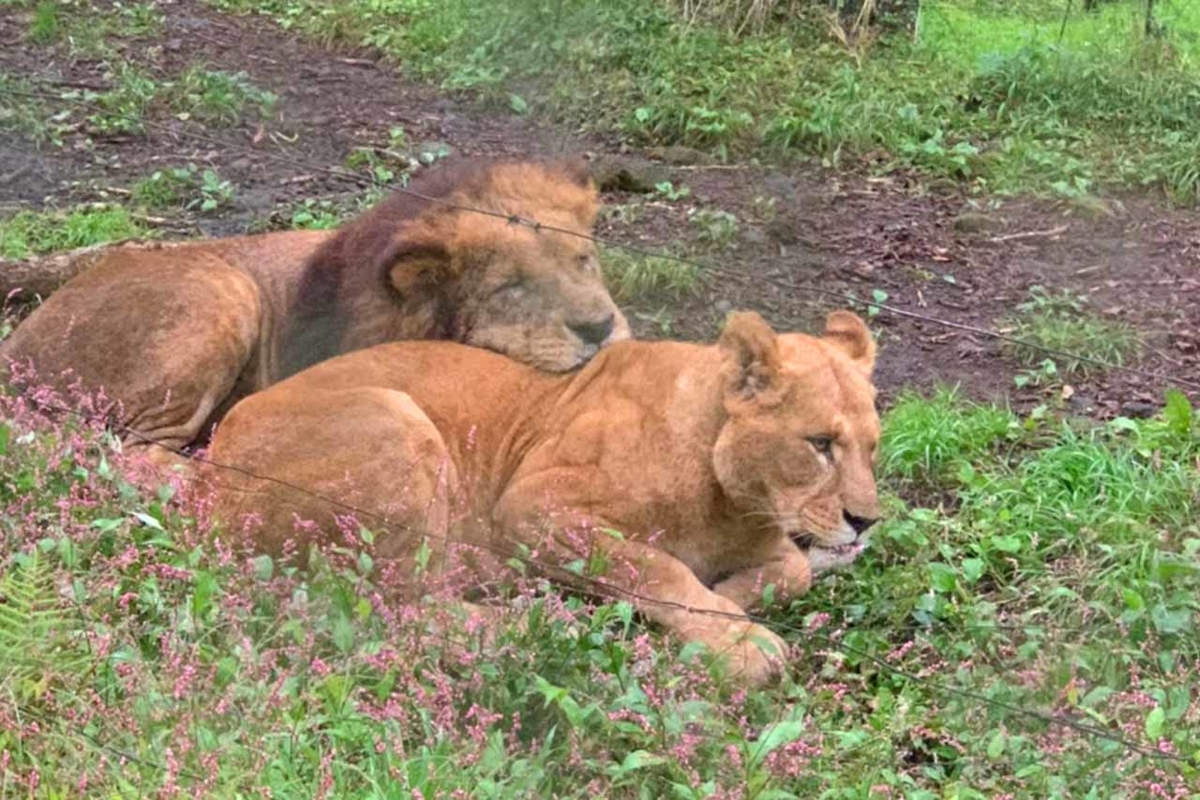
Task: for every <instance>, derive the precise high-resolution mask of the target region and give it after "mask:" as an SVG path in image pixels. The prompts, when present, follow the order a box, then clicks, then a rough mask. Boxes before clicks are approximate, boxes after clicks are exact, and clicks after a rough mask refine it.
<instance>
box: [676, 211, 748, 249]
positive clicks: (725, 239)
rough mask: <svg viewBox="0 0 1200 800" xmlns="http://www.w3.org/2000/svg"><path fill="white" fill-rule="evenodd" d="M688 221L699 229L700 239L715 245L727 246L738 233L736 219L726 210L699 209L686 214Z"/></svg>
mask: <svg viewBox="0 0 1200 800" xmlns="http://www.w3.org/2000/svg"><path fill="white" fill-rule="evenodd" d="M688 221H689V222H691V223H692V224H693V225H695V226H696V227H697V228H699V229H700V231H699V237H700V241H702V242H707V243H709V244H710V245H713V246H715V247H728V246H729V245H731V244H733V242H734V240H735V239H737V235H738V219H737V217H735V216H734V215H733V214H730V213H729V212H728V211H721V210H711V209H699V210H696V211H693V212H692V213H691V214H689V215H688Z"/></svg>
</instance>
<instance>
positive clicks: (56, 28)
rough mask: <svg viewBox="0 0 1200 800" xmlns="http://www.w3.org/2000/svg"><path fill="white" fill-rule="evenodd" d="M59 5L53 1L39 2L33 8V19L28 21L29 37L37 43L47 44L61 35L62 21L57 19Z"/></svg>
mask: <svg viewBox="0 0 1200 800" xmlns="http://www.w3.org/2000/svg"><path fill="white" fill-rule="evenodd" d="M58 13H59V5H58V3H54V2H41V3H38V4H37V6H36V7H35V8H34V10H33V19H32V20H31V21H30V23H29V39H30V41H32V42H36V43H37V44H49V43H50V42H54V41H58V39H59V38H61V37H62V28H63V26H62V21H61V20H60V19H59V16H58Z"/></svg>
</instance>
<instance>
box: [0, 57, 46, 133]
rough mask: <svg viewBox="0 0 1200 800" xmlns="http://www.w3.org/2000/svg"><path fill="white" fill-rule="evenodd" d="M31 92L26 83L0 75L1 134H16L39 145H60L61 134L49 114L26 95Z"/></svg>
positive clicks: (37, 100) (39, 102) (35, 100)
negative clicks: (48, 143)
mask: <svg viewBox="0 0 1200 800" xmlns="http://www.w3.org/2000/svg"><path fill="white" fill-rule="evenodd" d="M32 88H33V87H31V86H30V85H29V83H28V82H26V81H23V80H19V79H17V78H13V77H11V76H8V75H3V74H0V131H18V132H20V133H23V134H25V135H27V136H29V137H30V138H31V139H33V140H34V141H35V142H38V143H41V142H46V141H49V142H52V143H54V144H59V135H60V133H61V131H60V130H58V129H57V126H56V125H55V124H54V123H55V118H52V116H51V114H52V112H51V110H50V109H49V108H48V107H47V105H46V103H45V102H43V101H42V100H40V99H37V98H33V97H29V96H28V95H27V94H26V93H28V92H29V91H30V90H31V89H32ZM59 121H61V119H60V120H59Z"/></svg>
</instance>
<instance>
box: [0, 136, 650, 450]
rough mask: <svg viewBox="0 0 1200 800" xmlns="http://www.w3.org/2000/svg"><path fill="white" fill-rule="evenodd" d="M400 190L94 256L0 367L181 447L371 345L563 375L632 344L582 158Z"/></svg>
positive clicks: (25, 327) (5, 346)
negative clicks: (285, 382)
mask: <svg viewBox="0 0 1200 800" xmlns="http://www.w3.org/2000/svg"><path fill="white" fill-rule="evenodd" d="M410 189H411V192H412V193H413V194H406V193H400V192H398V193H395V194H393V195H392V196H391V197H389V198H387V199H385V200H383V201H382V202H380V203H378V204H377V205H376V206H375V207H374V208H372V209H371V210H369V211H367V212H365V213H364V214H362V215H360V216H359V217H358V218H357V219H355V220H353V221H351V222H349V223H347V224H345V225H343V226H342V227H340V228H338V229H336V230H334V231H288V232H276V233H267V234H259V235H255V236H243V237H235V238H231V239H219V240H211V241H202V242H195V243H186V244H178V245H173V246H168V247H137V246H135V247H114V248H112V249H110V250H108V251H105V252H103V253H101V254H96V253H94V252H92V253H89V254H88V255H87V260H88V262H89V264H90V266H88V267H87V269H86V270H84V271H83V272H81V273H80V274H78V275H76V276H75V277H73V278H72V279H70V280H69V281H67V283H66V284H65V285H63V286H62V287H61V288H59V289H58V290H57V291H56V292H54V293H53V294H52V295H51V296H50V297H49V299H48V300H47V301H46V302H45V303H44V304H43V305H42V306H40V307H39V308H37V309H36V310H35V311H34V312H33V313H32V314H31V315H30V316H29V317H28V318H27V319H26V320H25V321H23V322H22V323H21V324H20V325H18V326H17V329H16V331H15V332H14V333H13V335H12V336H11V337H10V338H9V339H7V340H6V341H4V342H3V343H0V368H4V367H6V366H7V367H12V370H11V372H10V378H11V380H12V382H13V383H14V384H17V383H19V384H21V385H22V386H23V385H26V384H28V383H34V382H36V383H39V384H41V383H45V384H49V385H51V386H56V387H59V388H63V387H66V386H68V385H74V386H78V387H81V388H83V389H86V390H88V391H91V392H96V391H103V392H104V393H105V394H106V395H107V397H108V398H109V399H110V400H112V401H114V406H115V407H116V408H119V409H120V411H119V412H117V418H116V420H115V421H116V422H117V423H118V424H119V425H122V426H126V427H127V428H129V429H132V430H133V431H135V432H136V435H131V436H127V437H126V440H127V442H128V443H129V444H130V445H131V446H142V445H145V444H146V443H147V442H150V441H153V442H156V443H158V444H162V445H165V446H166V447H168V448H180V447H184V446H187V445H189V444H191V443H194V442H195V441H197V440H198V439H200V438H202V436H203V432H204V431H206V430H207V429H209V428H210V427H211V424H212V423H215V422H216V421H217V420H219V419H220V418H221V416H223V413H224V412H225V411H226V410H227V409H228V408H229V407H231V406H232V404H233V403H234V402H236V401H237V400H238V399H239V398H241V397H244V396H246V395H247V394H250V393H252V392H255V391H258V390H260V389H263V388H265V387H267V386H270V385H271V384H273V383H275V382H276V381H278V380H280V379H282V378H284V377H287V376H288V375H290V374H292V373H294V372H297V371H299V370H301V369H303V368H304V367H307V366H310V365H312V364H315V363H318V362H319V361H321V360H323V359H326V358H329V357H332V356H335V355H338V354H341V353H345V352H349V351H351V350H355V349H359V348H363V347H369V346H372V345H375V344H379V343H381V342H387V341H394V340H401V339H452V340H455V341H458V342H463V343H465V344H471V345H476V346H478V347H482V348H487V349H490V350H493V351H496V352H498V353H502V354H504V355H507V356H510V357H512V358H515V359H517V360H519V361H522V362H525V363H528V364H530V365H533V366H536V367H539V368H541V369H545V370H550V371H565V370H569V369H573V368H575V367H578V366H579V365H581V364H583V363H585V362H586V361H587V360H588V359H589V358H591V357H592V356H594V355H595V354H596V352H598V351H599V349H600V348H601V347H603V346H605V345H607V344H609V343H611V342H614V341H617V340H620V339H624V338H628V336H629V328H628V324H627V322H626V320H625V318H624V317H623V316H622V314H621V312H620V311H619V310H618V309H617V308H616V306H615V304H614V303H613V301H612V298H611V297H610V295H609V293H608V291H607V289H606V288H605V287H604V283H603V280H602V277H601V275H600V270H599V265H598V261H597V255H596V247H595V245H594V243H593V242H592V241H591V240H590V239H589V238H587V237H588V235H589V234H590V233H591V230H592V225H593V222H594V219H595V215H596V213H597V203H598V200H597V192H596V189H595V187H594V185H593V184H592V183H591V181H590V179H589V178H588V174H587V171H586V169H585V167H584V165H583V164H581V163H578V162H555V163H538V162H530V161H503V160H500V161H498V160H491V159H461V160H459V161H457V162H456V163H447V164H443V165H439V166H436V167H433V168H431V169H429V170H428V172H425V173H422V174H421V175H420V176H419V177H418V178H417V179H416V180H414V181H413V183H412V185H411V187H410ZM414 195H419V196H414ZM479 209H482V210H485V211H488V212H490V213H489V214H480V213H478V211H477V210H479ZM510 218H521V219H536V220H538V221H539V222H542V223H544V224H546V225H547V226H549V228H552V229H553V230H550V229H545V230H537V229H535V228H534V227H531V226H529V225H520V224H514V223H513V222H511V221H510ZM17 364H19V365H20V368H19V369H17V368H15V365H17ZM18 376H20V377H18Z"/></svg>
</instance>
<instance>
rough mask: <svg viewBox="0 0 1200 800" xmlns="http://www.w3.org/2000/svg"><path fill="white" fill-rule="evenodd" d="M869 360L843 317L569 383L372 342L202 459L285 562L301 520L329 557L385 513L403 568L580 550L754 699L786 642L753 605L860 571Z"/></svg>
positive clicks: (744, 322) (677, 346) (519, 368)
mask: <svg viewBox="0 0 1200 800" xmlns="http://www.w3.org/2000/svg"><path fill="white" fill-rule="evenodd" d="M874 359H875V345H874V342H873V340H872V338H871V334H870V332H869V331H868V330H867V327H866V325H864V324H863V322H862V320H861V319H859V318H858V317H857V316H855V315H854V314H852V313H850V312H847V311H837V312H834V313H832V314H830V315H829V317H828V319H827V321H826V327H825V332H824V334H823V335H822V336H821V337H819V338H818V337H811V336H806V335H801V334H783V335H776V334H775V332H774V331H772V330H771V328H770V327H769V326H768V325H767V324H766V323H765V322H764V321H763V320H762V318H761V317H759V316H758V315H757V314H754V313H740V314H736V315H734V316H732V317H731V318H730V319H729V321H728V323H727V324H726V326H725V329H724V331H723V333H722V334H721V337H720V340H719V342H718V343H717V344H716V345H713V346H702V345H695V344H685V343H680V342H633V341H629V342H622V343H619V344H615V345H612V346H611V347H608V348H606V349H605V350H604V351H602V352H601V353H600V354H599V355H598V356H597V357H596V358H594V359H593V360H592V361H591V363H590V364H588V365H587V366H586V367H584V368H583V369H582V370H580V371H579V372H576V373H574V374H571V375H566V376H555V375H548V374H546V373H542V372H538V371H537V370H534V369H530V368H529V367H526V366H523V365H520V364H517V363H515V362H512V361H509V360H506V359H504V358H501V357H498V356H495V355H493V354H491V353H487V352H484V351H481V350H477V349H473V348H470V347H463V346H461V345H455V344H448V343H433V342H409V343H397V344H386V345H380V346H378V347H374V348H371V349H368V350H362V351H359V352H356V353H351V354H349V355H345V356H341V357H339V358H335V359H332V360H330V361H326V362H324V363H322V364H319V365H317V366H315V367H313V368H311V369H308V370H306V371H304V372H302V373H300V374H298V375H295V376H293V377H292V378H289V379H288V380H286V381H283V382H281V383H279V384H277V385H275V386H274V387H272V388H270V389H268V390H267V391H265V392H262V393H260V394H256V395H254V396H252V397H249V398H247V399H245V400H243V401H242V402H240V403H239V404H238V405H237V406H235V407H234V409H233V410H232V411H231V412H230V413H229V415H228V416H227V417H226V419H225V420H224V421H223V422H222V423H221V425H220V426H219V427H218V429H217V432H216V434H215V436H214V438H213V446H212V450H211V453H210V456H211V458H212V459H213V461H214V462H216V464H217V465H225V466H229V465H233V466H236V467H238V468H241V469H242V470H245V471H231V470H224V469H218V468H213V472H212V480H213V484H214V486H215V487H216V495H217V501H216V509H217V514H218V516H219V517H220V518H222V519H224V520H226V521H227V522H236V521H237V520H238V519H239V516H240V515H241V514H242V513H243V512H253V513H254V515H255V516H256V517H260V518H261V519H262V521H263V523H264V524H263V525H262V527H261V528H259V529H258V530H257V532H256V533H255V534H254V535H255V536H256V537H257V538H256V540H255V544H256V546H259V547H262V548H264V549H266V550H268V551H273V552H280V551H286V547H285V545H286V544H289V543H291V544H297V545H300V546H305V545H306V544H307V543H308V542H310V541H312V539H313V537H314V536H315V535H317V534H314V533H313V531H312V526H303V525H299V526H297V525H294V524H293V520H294V519H297V518H299V519H306V520H310V521H313V522H316V523H317V524H318V525H320V526H321V528H322V531H323V533H322V534H320V535H322V536H324V537H329V538H331V539H334V540H336V539H337V538H338V536H339V534H338V533H337V530H338V528H337V525H336V524H335V521H334V514H335V513H342V514H344V513H345V506H349V505H353V506H355V507H357V508H360V509H367V510H368V511H369V512H371V513H372V514H378V515H379V516H378V517H377V518H376V519H363V520H361V521H362V522H363V524H367V525H372V524H373V523H374V522H376V521H377V520H382V519H386V522H384V524H383V527H384V528H386V531H385V532H381V533H377V534H376V538H375V543H376V555H377V556H380V557H382V558H384V559H387V560H389V561H391V562H392V563H399V564H402V565H405V566H404V568H405V569H407V568H408V566H409V565H411V563H412V561H411V560H412V558H413V556H414V551H415V548H416V547H417V544H418V542H420V541H422V540H423V539H425V538H428V540H429V542H428V543H429V544H430V545H431V546H433V547H435V548H436V546H437V545H438V544H441V545H446V544H447V543H448V542H451V541H456V542H466V543H468V544H472V543H473V544H475V545H478V546H481V547H483V548H485V549H489V550H496V549H500V550H501V551H503V550H504V549H505V548H506V547H507V548H508V551H509V552H511V550H512V545H513V543H515V542H524V543H526V544H527V545H529V546H531V547H532V548H536V549H539V552H541V553H543V556H542V557H543V558H544V557H545V555H544V554H545V553H547V552H551V551H555V552H558V553H559V554H560V555H559V557H560V558H561V557H562V556H561V552H562V542H563V541H570V542H576V543H578V542H579V541H580V537H582V541H583V547H582V552H584V553H588V554H589V555H591V556H596V555H597V554H599V555H600V556H601V557H602V558H603V559H604V560H605V561H607V562H609V564H610V565H611V568H610V570H609V573H608V574H606V575H605V576H604V578H603V580H604V581H607V582H609V583H610V584H611V585H612V586H614V587H616V589H617V591H616V596H618V597H625V598H627V599H630V600H631V602H632V603H633V604H634V606H635V607H637V608H638V609H639V610H640V611H641V612H642V613H644V614H645V615H646V616H647V617H648V618H650V619H651V620H654V621H657V622H658V623H660V624H662V625H664V626H665V627H666V628H667V629H669V630H670V631H672V632H674V633H676V634H678V635H679V636H681V637H682V638H683V639H686V640H693V641H700V642H703V643H705V644H707V645H708V646H710V647H711V648H713V649H714V650H716V651H718V652H722V653H725V654H726V655H727V656H728V657H729V658H730V661H731V667H732V668H733V670H734V671H735V672H737V673H741V674H743V675H744V676H745V678H746V679H747V680H748V681H750V682H752V683H756V684H757V683H761V682H763V681H765V680H767V679H768V678H769V677H770V676H771V675H772V674H773V672H774V669H775V668H776V667H777V661H776V660H775V659H774V658H772V657H771V656H769V655H768V653H767V652H765V651H764V650H763V649H760V645H761V646H762V647H764V648H766V649H768V650H769V649H771V648H776V649H778V651H779V653H782V652H783V643H782V641H781V640H780V639H779V638H778V637H777V636H775V635H774V634H772V633H771V632H770V631H768V630H766V629H765V628H763V627H761V626H759V625H757V624H754V623H753V622H751V621H750V620H748V619H746V617H745V611H744V609H749V608H751V607H753V606H754V605H755V603H756V601H757V600H758V598H759V597H760V596H761V593H762V589H763V588H764V587H765V586H766V585H767V584H774V585H775V586H776V589H777V591H778V593H779V596H780V597H782V596H787V595H789V594H790V595H794V594H798V593H801V592H803V591H805V590H806V589H807V588H808V587H809V585H810V583H811V581H812V576H813V574H814V573H819V572H822V571H824V570H827V569H830V568H832V567H835V566H838V565H842V564H846V563H849V562H850V561H852V560H853V559H854V558H855V556H857V554H858V553H859V552H860V551H861V549H862V547H863V546H864V545H865V538H864V536H863V534H864V532H865V531H866V530H867V528H868V527H870V525H871V524H872V523H873V522H874V521H875V518H876V517H877V516H878V508H877V501H876V495H875V481H874V477H873V474H872V473H873V464H874V458H875V448H876V443H877V441H878V438H879V420H878V417H877V416H876V413H875V407H874V394H875V392H874V388H873V387H872V384H871V382H870V374H871V371H872V369H873V366H874ZM460 491H461V492H462V495H461V496H460V495H459V492H460ZM318 495H321V496H318ZM323 497H332V498H337V499H338V500H339V502H341V503H344V504H345V505H344V506H343V507H332V506H331V504H329V503H327V502H325V501H324V500H323ZM459 497H463V498H465V502H466V504H467V509H466V514H464V515H463V516H464V517H465V521H462V520H461V519H455V520H454V521H452V520H451V518H452V516H454V515H455V512H456V511H461V510H462V509H456V508H455V507H454V505H453V502H452V498H459ZM331 512H333V513H331ZM548 530H554V531H557V532H558V534H556V537H557V540H558V545H559V546H558V547H557V550H556V545H555V542H554V541H553V540H552V541H550V543H549V544H547V541H546V540H544V539H539V537H540V536H544V535H545V534H546V532H547V531H548ZM612 530H619V531H622V532H623V533H624V538H616V537H614V536H612V535H611V531H612ZM547 548H549V549H547ZM567 549H571V548H570V547H568V548H567ZM444 551H445V547H443V548H442V551H441V552H438V551H437V550H436V549H435V553H438V557H444ZM574 552H575V555H573V556H570V557H571V558H574V557H576V556H577V555H578V554H579V552H580V550H579V549H578V548H577V547H576V549H575V551H574ZM621 562H625V566H626V567H628V565H629V564H633V565H634V566H635V567H636V570H634V571H629V570H628V569H622V568H620V566H618V565H619V564H620V563H621ZM409 574H411V573H409ZM562 575H563V573H561V572H560V573H559V575H558V577H562ZM583 588H588V587H587V585H585V586H584V587H583ZM591 588H592V589H596V586H595V585H594V584H592V585H591ZM601 593H603V592H601ZM630 593H632V594H630ZM664 601H665V602H664ZM688 609H698V610H708V611H715V612H718V613H717V614H716V615H714V614H704V613H692V612H690V611H689V610H688Z"/></svg>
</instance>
